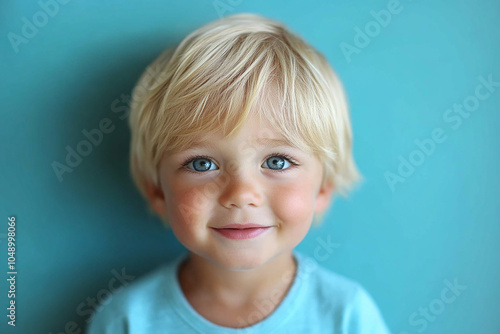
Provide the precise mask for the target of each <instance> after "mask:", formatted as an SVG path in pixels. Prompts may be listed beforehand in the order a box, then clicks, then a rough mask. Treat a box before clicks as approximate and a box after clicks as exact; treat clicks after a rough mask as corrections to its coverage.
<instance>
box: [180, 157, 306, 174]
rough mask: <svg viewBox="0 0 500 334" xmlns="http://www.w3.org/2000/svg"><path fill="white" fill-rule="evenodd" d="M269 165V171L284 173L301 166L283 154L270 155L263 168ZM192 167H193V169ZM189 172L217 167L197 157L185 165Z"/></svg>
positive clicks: (206, 159)
mask: <svg viewBox="0 0 500 334" xmlns="http://www.w3.org/2000/svg"><path fill="white" fill-rule="evenodd" d="M265 165H267V166H268V167H267V169H270V170H273V171H276V172H279V173H283V172H286V171H287V170H288V169H290V168H293V167H295V166H299V164H298V163H297V162H296V161H295V160H294V159H293V158H292V157H290V156H289V155H287V154H281V153H273V154H271V155H269V156H268V157H267V158H266V159H265V161H264V164H263V166H265ZM191 166H192V167H191ZM182 167H184V168H185V169H186V170H187V171H189V172H192V173H203V172H207V171H210V170H216V169H217V168H211V167H217V166H216V165H215V163H214V162H213V161H212V159H210V158H209V157H207V156H195V157H190V158H188V159H187V160H186V161H185V162H184V163H183V164H182Z"/></svg>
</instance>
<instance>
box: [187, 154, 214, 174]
mask: <svg viewBox="0 0 500 334" xmlns="http://www.w3.org/2000/svg"><path fill="white" fill-rule="evenodd" d="M190 165H193V169H194V170H195V171H197V172H206V171H209V170H213V169H210V167H212V166H213V167H215V164H214V163H213V162H212V160H210V159H209V158H207V157H196V158H193V159H191V160H190V161H188V162H186V163H185V164H184V166H186V167H188V166H190Z"/></svg>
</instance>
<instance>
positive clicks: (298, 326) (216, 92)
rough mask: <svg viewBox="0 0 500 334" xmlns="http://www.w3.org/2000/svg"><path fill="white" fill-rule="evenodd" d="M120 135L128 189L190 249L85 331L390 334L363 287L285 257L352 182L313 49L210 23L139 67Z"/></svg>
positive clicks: (338, 106)
mask: <svg viewBox="0 0 500 334" xmlns="http://www.w3.org/2000/svg"><path fill="white" fill-rule="evenodd" d="M130 128H131V132H132V139H131V155H130V162H131V172H132V176H133V179H134V182H135V183H136V185H137V187H138V189H139V190H140V192H141V194H142V195H143V196H144V198H145V199H147V202H148V205H149V208H150V210H151V212H154V213H155V214H157V215H158V216H159V217H160V218H161V219H162V220H163V221H164V223H165V224H166V225H167V226H169V227H170V228H171V229H172V231H173V233H174V234H175V236H176V237H177V238H178V240H179V241H180V242H181V243H182V244H183V245H184V246H185V247H186V248H187V249H188V250H189V253H188V254H183V255H180V256H178V257H177V258H176V259H175V260H174V261H173V262H171V263H168V264H165V265H163V266H161V267H159V268H158V269H156V270H155V271H154V272H152V273H150V274H148V275H146V276H144V277H142V278H141V279H139V280H137V281H136V282H134V283H132V284H131V285H129V286H128V287H127V288H125V289H124V290H122V291H120V292H117V293H116V294H114V295H112V296H111V297H110V298H109V299H108V300H106V301H105V302H103V307H102V309H100V310H98V311H96V313H95V314H94V316H93V318H92V319H91V320H92V321H91V323H90V326H89V329H88V332H87V333H89V334H97V333H113V334H116V333H137V334H146V333H175V334H180V333H216V334H224V333H227V334H230V333H264V334H268V333H308V334H312V333H321V334H326V333H343V334H348V333H349V334H353V333H363V334H368V333H371V334H386V333H389V331H388V329H387V327H386V325H385V323H384V320H383V318H382V316H381V314H380V312H379V310H378V308H377V306H376V304H375V303H374V301H373V300H372V298H371V297H370V295H369V294H368V293H367V292H366V291H365V290H364V288H363V287H362V286H360V285H359V284H358V283H356V282H355V281H352V280H350V279H347V278H345V277H343V276H340V275H338V274H335V273H333V272H331V271H329V270H327V269H325V268H322V267H320V266H318V264H317V262H316V260H315V259H313V258H311V257H308V256H305V255H303V254H301V253H299V252H297V251H295V250H294V247H295V246H297V245H298V244H299V243H300V242H301V241H302V239H303V238H304V237H305V236H306V234H307V232H308V230H309V228H310V226H311V224H312V222H313V220H317V221H319V218H318V216H319V215H320V214H321V213H324V211H325V210H326V209H327V208H328V207H329V204H330V202H331V199H332V197H333V194H334V193H335V192H337V193H339V194H341V195H343V196H345V195H346V193H347V191H348V190H350V189H351V188H352V186H353V185H354V184H355V183H356V182H357V181H358V180H359V179H360V175H359V173H358V171H357V169H356V166H355V163H354V160H353V157H352V149H351V146H352V134H351V125H350V120H349V111H348V107H347V102H346V98H345V96H344V91H343V88H342V85H341V83H340V81H339V79H338V78H337V76H336V75H335V73H334V71H333V69H332V68H331V67H330V66H329V64H328V62H327V60H326V59H325V57H324V56H323V55H322V54H320V53H319V52H317V51H316V50H315V49H313V48H312V47H311V46H309V45H308V44H307V43H306V42H304V41H303V40H302V39H300V38H299V37H298V36H296V35H294V34H293V33H291V32H290V31H289V30H288V29H287V28H286V27H285V26H284V25H282V24H281V23H279V22H277V21H274V20H270V19H267V18H264V17H262V16H259V15H255V14H238V15H233V16H230V17H226V18H224V19H221V20H217V21H215V22H212V23H210V24H208V25H206V26H204V27H202V28H200V29H198V30H196V31H194V32H193V33H191V34H190V35H189V36H187V37H186V38H185V39H184V40H183V41H182V42H181V43H180V45H179V46H177V48H175V49H174V50H172V49H169V50H167V51H165V52H164V53H163V54H162V55H161V56H160V57H158V58H157V59H156V60H155V61H154V62H153V63H152V64H151V65H150V66H149V67H148V69H147V70H146V71H145V73H144V74H143V75H142V77H141V78H140V80H139V82H138V84H137V86H136V87H135V88H134V92H133V101H132V106H131V114H130Z"/></svg>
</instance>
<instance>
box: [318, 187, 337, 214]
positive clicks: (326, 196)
mask: <svg viewBox="0 0 500 334" xmlns="http://www.w3.org/2000/svg"><path fill="white" fill-rule="evenodd" d="M334 188H335V187H334V186H333V182H332V181H325V182H323V184H322V185H321V187H320V188H319V191H318V196H316V205H315V208H314V212H315V213H320V212H323V211H324V210H325V209H326V208H328V205H329V204H330V198H331V197H332V193H333V189H334Z"/></svg>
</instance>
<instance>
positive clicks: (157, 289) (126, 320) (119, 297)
mask: <svg viewBox="0 0 500 334" xmlns="http://www.w3.org/2000/svg"><path fill="white" fill-rule="evenodd" d="M178 259H179V258H178ZM178 259H174V260H173V261H171V262H169V263H166V264H163V265H161V266H159V267H157V268H156V269H154V270H153V271H150V272H149V273H147V274H145V275H143V276H141V277H138V278H135V279H133V280H132V282H130V283H129V284H127V285H125V284H123V285H122V286H120V287H119V288H117V289H116V290H115V291H114V292H113V293H111V294H109V295H108V296H107V297H106V298H105V299H103V300H102V302H101V303H100V305H99V306H98V307H97V308H96V309H95V312H94V314H93V315H92V317H91V318H90V319H89V326H88V328H87V334H94V333H95V334H97V333H128V332H129V327H130V326H131V323H134V326H135V325H137V324H139V323H141V322H143V323H144V324H145V325H146V323H147V321H148V319H149V318H150V316H151V315H153V314H154V312H155V311H156V310H158V309H159V307H165V305H164V303H165V300H166V298H165V296H164V293H165V289H166V286H167V285H168V284H170V283H169V282H170V281H171V280H170V279H169V278H170V277H171V272H172V271H173V270H174V268H175V265H176V263H177V260H178ZM118 280H119V279H118ZM117 285H118V284H117ZM161 304H163V305H161Z"/></svg>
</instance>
